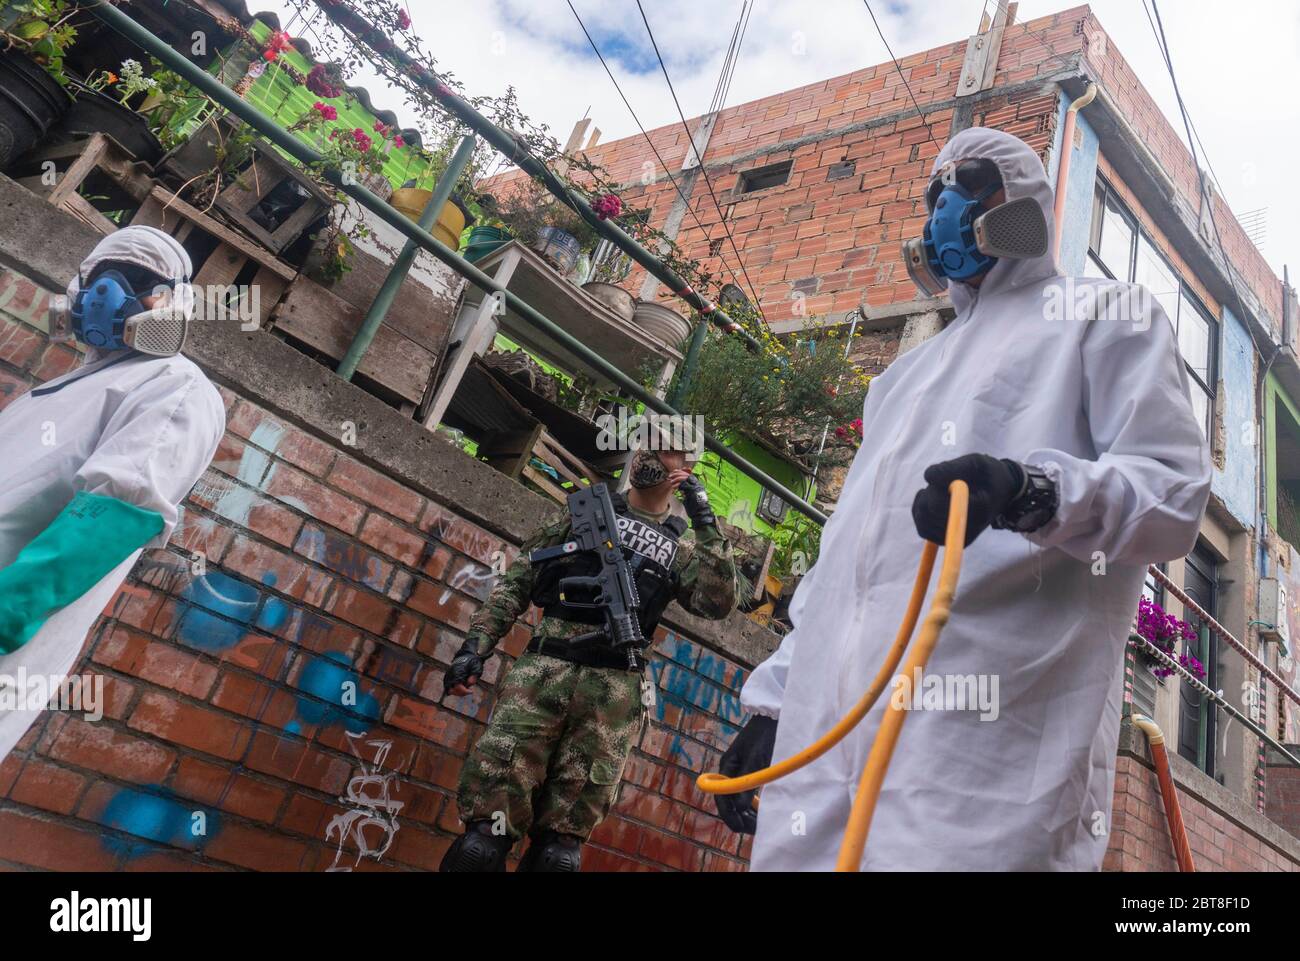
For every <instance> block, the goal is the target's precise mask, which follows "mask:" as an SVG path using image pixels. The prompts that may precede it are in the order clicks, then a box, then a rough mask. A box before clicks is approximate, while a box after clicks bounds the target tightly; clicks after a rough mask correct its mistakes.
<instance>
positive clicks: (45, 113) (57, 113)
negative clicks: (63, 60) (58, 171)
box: [0, 50, 72, 169]
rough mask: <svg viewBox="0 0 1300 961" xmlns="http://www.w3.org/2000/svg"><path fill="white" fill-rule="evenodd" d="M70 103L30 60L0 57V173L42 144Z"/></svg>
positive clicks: (15, 54)
mask: <svg viewBox="0 0 1300 961" xmlns="http://www.w3.org/2000/svg"><path fill="white" fill-rule="evenodd" d="M71 103H72V99H71V98H70V97H69V96H68V95H67V93H66V92H65V91H64V90H63V88H62V87H60V86H59V83H58V81H57V80H55V79H54V78H53V77H52V76H50V74H49V72H48V71H47V70H45V68H44V67H42V66H41V65H40V64H38V63H37V62H36V61H35V60H33V59H32V58H31V57H29V56H27V55H26V54H23V53H20V52H18V51H17V50H8V51H5V52H3V53H0V169H3V168H5V167H8V166H9V164H10V163H12V162H13V161H15V160H17V159H18V158H19V157H20V156H21V155H23V154H25V153H27V151H29V150H31V149H32V148H33V147H35V146H36V145H37V144H39V143H40V142H41V141H42V140H44V139H45V136H46V134H47V133H48V132H49V130H50V128H51V127H53V126H54V124H55V122H56V121H58V119H59V118H60V117H61V116H63V114H64V113H66V112H67V110H68V107H69V106H70V105H71Z"/></svg>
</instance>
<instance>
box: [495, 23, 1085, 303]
mask: <svg viewBox="0 0 1300 961" xmlns="http://www.w3.org/2000/svg"><path fill="white" fill-rule="evenodd" d="M1086 15H1087V8H1086V7H1082V8H1077V9H1075V10H1070V11H1065V12H1062V13H1059V14H1056V15H1054V16H1052V17H1044V18H1041V19H1039V20H1036V21H1032V22H1031V23H1029V24H1020V25H1016V26H1014V27H1013V28H1012V29H1011V30H1009V31H1008V32H1007V35H1006V38H1005V40H1004V44H1003V47H1002V52H1001V56H1000V57H999V60H998V71H997V77H996V84H997V86H998V87H999V88H1000V89H998V90H994V91H992V92H991V93H990V94H988V95H985V96H983V97H982V98H980V99H979V101H978V103H977V104H976V103H974V102H970V103H971V105H972V107H973V114H972V117H971V118H970V122H971V123H972V124H974V125H975V126H990V127H997V128H999V129H1002V130H1006V131H1008V132H1009V133H1013V134H1015V135H1016V136H1018V137H1021V138H1022V139H1024V140H1025V141H1027V142H1028V143H1029V144H1030V145H1031V146H1032V147H1033V148H1034V149H1035V150H1036V151H1038V152H1039V154H1040V156H1042V157H1043V158H1044V160H1046V158H1047V156H1048V153H1049V151H1050V148H1051V144H1052V142H1053V138H1054V135H1055V129H1056V118H1057V112H1058V111H1057V96H1058V94H1057V87H1056V85H1055V83H1053V82H1050V81H1048V80H1047V78H1048V77H1050V76H1052V75H1053V74H1054V73H1055V72H1059V71H1060V70H1062V64H1063V61H1064V60H1065V58H1067V57H1068V55H1069V54H1071V53H1077V51H1078V50H1079V48H1080V47H1081V45H1082V36H1081V35H1080V34H1079V32H1078V29H1079V28H1078V24H1080V23H1081V22H1082V20H1083V18H1084V17H1085V16H1086ZM1043 38H1046V39H1047V42H1049V43H1051V44H1052V45H1053V49H1054V50H1055V51H1056V53H1057V54H1058V55H1059V56H1055V57H1053V56H1049V55H1048V54H1047V53H1046V52H1045V50H1044V47H1043ZM965 51H966V40H965V39H962V40H961V41H959V42H955V43H952V44H949V45H947V46H943V47H936V48H934V49H933V50H928V51H924V52H922V53H917V54H914V55H912V56H910V57H905V58H904V59H903V60H901V61H900V62H899V66H900V67H901V69H902V72H903V75H904V76H905V77H906V78H907V85H908V86H910V88H911V93H912V94H914V95H915V97H916V98H917V101H918V102H919V103H920V104H921V106H922V108H923V109H924V110H925V119H924V122H923V121H922V119H921V117H919V116H917V114H916V110H915V108H914V107H913V105H912V99H911V96H910V95H909V92H908V89H907V87H905V86H904V84H903V81H902V80H901V79H900V77H899V73H898V71H897V70H896V69H895V68H894V65H893V63H885V64H877V65H875V66H871V67H867V68H864V69H862V70H858V71H855V72H853V73H850V74H845V75H843V76H840V77H833V78H831V79H829V80H824V81H819V82H817V83H814V84H809V85H806V86H803V87H798V88H796V89H793V90H788V91H785V92H783V93H780V94H774V95H772V96H770V97H764V98H762V99H759V100H755V101H752V102H750V103H745V104H740V105H738V106H735V107H729V108H727V109H726V110H723V111H722V112H721V114H720V115H719V117H718V120H717V122H716V123H715V126H714V130H713V133H712V135H711V136H710V138H709V143H708V147H707V149H706V150H705V154H704V159H705V162H706V164H707V168H708V177H709V180H710V181H711V184H712V191H713V194H716V195H717V198H718V200H719V201H720V204H721V208H722V211H723V214H725V217H726V221H727V225H728V226H729V227H730V231H731V234H732V237H733V238H734V240H735V243H736V246H737V247H738V248H739V250H740V255H741V259H742V260H743V261H744V264H745V271H744V272H742V271H741V270H740V269H739V267H738V264H737V258H736V255H735V253H734V252H733V251H732V248H731V243H730V241H729V240H727V239H726V233H725V231H724V228H723V226H722V222H721V221H722V217H721V215H720V214H719V211H718V209H717V207H715V206H714V203H713V198H712V196H711V195H710V184H709V183H706V181H705V178H704V177H703V176H698V177H695V178H694V180H693V181H691V186H690V189H689V193H688V196H689V200H690V205H689V206H690V210H691V211H692V212H693V213H687V214H686V215H685V217H684V218H683V219H682V222H681V231H680V233H679V234H678V237H677V240H678V243H679V244H680V246H681V247H682V249H683V251H684V252H685V253H686V254H687V255H688V256H689V257H692V258H694V259H696V260H698V261H700V263H701V265H702V267H703V269H704V270H705V271H706V272H709V273H712V274H713V275H714V276H716V277H717V278H719V279H720V280H722V281H732V282H734V283H736V284H737V285H738V286H740V287H741V289H742V290H744V291H745V293H746V294H747V295H749V294H750V290H751V284H752V288H753V290H754V293H755V294H756V295H757V297H758V299H759V300H760V301H761V303H762V304H763V308H764V313H765V315H766V317H767V319H768V321H769V322H775V321H781V320H788V319H790V318H793V317H800V316H806V315H812V316H820V315H825V314H836V315H842V314H843V313H845V312H847V311H848V310H851V309H852V308H854V307H856V306H858V304H859V303H861V302H863V301H864V298H865V302H866V303H868V304H869V305H871V306H873V307H880V306H885V305H888V304H896V303H907V302H910V301H912V300H914V299H915V298H916V288H915V287H914V286H913V284H912V282H911V281H910V280H909V279H908V277H907V271H906V269H905V268H904V267H903V264H902V260H901V255H900V244H901V241H902V238H903V237H904V236H911V235H913V234H915V233H917V232H919V231H920V229H921V227H922V225H923V222H924V219H925V211H924V200H923V195H924V188H925V184H926V181H927V179H928V176H929V171H930V167H931V165H932V162H933V159H934V157H935V156H936V155H937V154H938V152H939V145H940V144H942V143H943V142H944V141H945V140H946V139H947V138H948V133H949V129H950V127H951V125H952V123H953V117H954V111H955V110H956V109H957V107H958V102H957V101H955V100H954V94H955V93H956V90H957V86H958V78H959V76H960V74H961V66H962V61H963V58H964V56H965ZM1040 80H1041V82H1040ZM696 123H697V120H695V119H692V120H691V124H692V126H694V125H695V124H696ZM648 136H649V139H650V141H651V143H653V144H654V147H655V149H656V150H658V152H659V154H660V155H661V156H662V157H663V159H664V161H665V163H667V164H668V165H669V168H670V170H671V171H672V173H673V175H674V176H675V177H677V178H678V181H679V183H681V182H682V180H683V177H682V175H681V174H680V173H679V172H678V171H679V168H680V167H681V163H682V161H683V159H684V157H685V155H686V151H687V149H688V141H687V137H686V132H685V130H684V129H683V127H682V125H681V124H680V123H678V124H673V125H668V126H665V127H661V128H657V129H655V130H651V131H649V133H648ZM588 156H589V157H590V158H591V159H592V160H594V161H596V162H597V163H600V164H602V165H603V166H604V167H605V168H606V169H607V170H608V171H609V173H610V174H611V179H613V180H614V181H615V182H616V183H620V184H623V185H624V186H623V189H622V191H621V195H622V196H623V198H624V199H625V200H626V201H627V202H628V203H630V204H632V205H634V206H641V207H648V208H650V209H651V211H652V214H651V223H653V224H656V225H659V226H662V225H663V224H664V223H665V222H666V221H667V219H668V215H669V212H670V210H671V208H672V206H673V202H674V201H675V200H676V199H677V192H676V189H675V188H674V186H673V184H672V183H671V182H670V181H669V180H668V178H667V177H666V176H665V175H664V172H663V170H662V169H660V166H659V164H658V161H657V160H656V158H655V154H654V151H652V150H651V148H650V146H648V145H647V144H646V140H645V138H643V137H641V136H639V135H638V136H635V137H627V138H624V139H621V140H616V141H610V142H608V143H604V144H600V145H599V146H597V147H595V148H594V149H592V150H591V151H588ZM786 160H790V161H792V163H793V166H792V168H791V172H790V177H789V180H788V181H787V182H786V183H785V184H783V185H781V186H776V187H769V188H766V189H763V190H759V191H755V192H753V193H750V194H746V195H744V196H736V197H733V196H732V194H731V191H732V188H733V187H734V186H735V185H736V183H737V179H738V176H739V174H740V173H741V172H742V171H746V170H751V169H754V168H757V167H762V166H765V165H767V164H772V163H777V162H779V161H786ZM647 171H649V172H650V173H652V174H653V175H654V179H653V182H652V183H650V184H648V185H647V184H646V183H644V180H645V179H647V178H645V176H644V174H645V173H646V172H647ZM517 177H518V174H517V173H510V174H504V175H501V176H500V177H498V178H493V179H492V180H490V181H489V182H488V183H487V184H485V187H486V188H487V189H490V190H492V189H495V190H501V189H505V188H506V185H507V184H509V183H510V182H511V181H512V180H514V179H516V178H517ZM697 218H698V219H697ZM746 274H747V276H746ZM644 278H645V272H644V271H643V270H641V269H640V268H639V267H638V268H636V269H635V270H634V271H633V272H632V274H631V276H630V277H629V278H628V280H627V282H626V283H625V286H626V287H627V288H628V289H629V290H632V291H634V292H636V291H639V289H640V287H641V283H642V281H643V280H644ZM670 302H671V301H670ZM674 303H675V302H674Z"/></svg>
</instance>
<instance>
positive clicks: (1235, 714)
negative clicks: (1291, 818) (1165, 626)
mask: <svg viewBox="0 0 1300 961" xmlns="http://www.w3.org/2000/svg"><path fill="white" fill-rule="evenodd" d="M1128 642H1129V643H1130V644H1132V645H1133V646H1134V647H1138V648H1141V649H1142V650H1143V651H1144V652H1145V653H1147V654H1150V655H1151V656H1152V657H1154V658H1155V659H1156V660H1158V661H1159V662H1160V663H1161V664H1163V665H1164V666H1165V667H1167V668H1169V669H1170V670H1171V671H1173V672H1174V673H1175V674H1177V675H1178V676H1179V677H1181V678H1182V679H1183V680H1184V681H1186V682H1187V683H1188V684H1190V685H1191V686H1192V688H1193V689H1195V690H1196V692H1197V693H1198V694H1200V695H1201V696H1202V697H1204V698H1206V699H1207V700H1209V701H1211V702H1213V703H1214V704H1217V705H1218V706H1219V707H1220V708H1222V709H1223V711H1224V712H1225V713H1226V714H1228V715H1229V716H1230V717H1232V718H1234V719H1235V720H1238V721H1240V722H1241V723H1242V724H1243V725H1244V726H1245V727H1247V728H1249V729H1250V731H1251V733H1253V734H1254V735H1255V736H1256V737H1258V738H1259V739H1260V740H1261V741H1264V742H1265V743H1266V744H1268V745H1269V747H1271V748H1273V749H1274V750H1275V751H1277V752H1278V753H1279V754H1281V755H1282V756H1283V757H1284V758H1286V759H1287V760H1288V761H1290V762H1291V763H1292V764H1294V765H1295V766H1296V767H1300V757H1296V756H1295V755H1294V754H1292V753H1291V752H1290V751H1288V750H1287V749H1286V748H1285V747H1283V746H1282V745H1281V744H1280V743H1279V742H1278V741H1277V740H1276V739H1274V738H1273V737H1272V736H1271V735H1270V734H1269V733H1268V732H1267V731H1265V730H1264V729H1263V728H1262V727H1260V726H1259V725H1258V724H1256V723H1255V722H1254V721H1252V720H1251V719H1250V718H1248V717H1246V715H1244V714H1242V713H1241V712H1240V711H1238V710H1237V709H1236V708H1235V707H1233V706H1232V705H1231V704H1229V703H1228V702H1227V701H1225V700H1224V699H1223V697H1222V696H1221V695H1220V694H1219V693H1218V692H1216V691H1211V690H1210V688H1209V686H1208V685H1206V683H1205V682H1204V681H1202V680H1201V679H1200V678H1199V677H1197V676H1196V675H1195V674H1193V673H1192V672H1191V671H1189V670H1187V668H1185V667H1183V666H1182V665H1181V664H1179V663H1178V662H1177V661H1175V660H1174V659H1173V658H1172V657H1170V656H1169V655H1168V654H1166V653H1165V652H1164V651H1162V650H1160V648H1158V647H1156V646H1155V645H1154V644H1152V643H1151V642H1150V641H1148V640H1147V639H1146V638H1145V637H1143V636H1142V635H1140V634H1130V635H1129V638H1128Z"/></svg>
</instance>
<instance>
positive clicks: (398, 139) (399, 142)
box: [393, 133, 406, 147]
mask: <svg viewBox="0 0 1300 961" xmlns="http://www.w3.org/2000/svg"><path fill="white" fill-rule="evenodd" d="M393 146H394V147H405V146H406V141H405V140H403V139H402V135H401V134H400V133H399V134H398V135H397V136H396V137H394V138H393Z"/></svg>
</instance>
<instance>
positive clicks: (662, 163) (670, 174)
mask: <svg viewBox="0 0 1300 961" xmlns="http://www.w3.org/2000/svg"><path fill="white" fill-rule="evenodd" d="M566 2H567V3H568V4H569V9H570V10H571V11H572V12H573V16H574V19H576V20H577V21H578V26H579V27H581V28H582V32H583V34H584V35H585V36H586V38H587V43H589V44H591V49H592V52H593V53H595V54H596V59H597V60H599V61H600V65H601V66H602V67H604V68H605V73H606V74H608V75H609V79H610V82H611V83H613V84H614V89H615V90H616V91H618V95H619V97H621V98H622V100H623V105H624V106H625V107H627V111H628V113H630V114H631V115H632V119H633V120H634V121H635V122H636V125H637V127H638V129H640V131H641V136H642V137H644V138H645V142H646V144H647V145H648V146H649V147H650V150H651V151H652V152H653V153H654V155H655V159H656V160H657V161H659V166H660V167H662V168H663V170H664V173H666V174H667V175H668V180H669V182H670V183H671V184H672V185H673V189H674V190H676V191H677V196H678V197H680V198H681V199H682V202H683V203H684V204H685V205H686V212H687V213H689V214H690V215H691V218H692V219H693V220H694V221H695V225H696V226H697V227H699V228H700V230H701V231H702V232H703V233H704V239H705V240H707V241H709V242H710V243H712V242H713V237H712V236H711V235H710V233H709V229H708V228H707V227H705V226H704V224H703V223H701V221H700V218H699V216H698V215H697V214H696V213H695V211H694V210H693V209H692V208H691V201H690V198H688V197H687V196H686V194H685V193H684V192H683V191H682V188H681V185H680V184H679V183H678V182H677V178H676V177H674V176H673V172H672V168H670V167H669V166H668V162H667V161H666V160H664V158H663V155H662V154H660V153H659V148H658V147H656V146H655V144H654V141H653V140H651V139H650V134H648V133H647V132H646V129H645V127H644V126H643V125H642V124H641V118H640V117H638V116H637V113H636V111H635V110H634V109H633V108H632V104H631V103H630V102H628V99H627V96H626V95H625V94H624V93H623V88H622V87H621V86H619V82H618V80H617V79H615V77H614V72H613V71H612V70H610V68H609V64H608V63H606V62H605V58H604V56H602V55H601V52H600V48H599V47H597V46H596V41H595V40H594V39H593V38H592V36H591V33H590V32H589V31H588V30H587V25H586V24H585V23H583V22H582V17H580V16H579V15H578V11H577V10H576V9H575V8H574V6H573V3H572V0H566ZM739 29H740V23H739V21H737V23H736V31H739ZM735 36H736V32H733V33H732V39H733V42H734V39H735ZM718 259H719V260H721V261H722V265H723V266H724V267H725V268H726V269H727V272H728V273H730V274H731V279H732V280H733V281H734V282H735V283H736V286H740V278H738V277H737V276H736V272H735V271H734V270H732V268H731V266H730V265H729V264H728V263H727V259H726V258H725V257H722V256H719V258H718ZM742 266H743V265H742Z"/></svg>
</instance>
